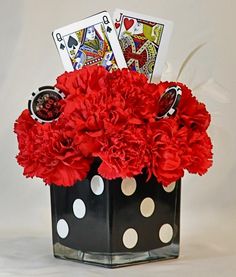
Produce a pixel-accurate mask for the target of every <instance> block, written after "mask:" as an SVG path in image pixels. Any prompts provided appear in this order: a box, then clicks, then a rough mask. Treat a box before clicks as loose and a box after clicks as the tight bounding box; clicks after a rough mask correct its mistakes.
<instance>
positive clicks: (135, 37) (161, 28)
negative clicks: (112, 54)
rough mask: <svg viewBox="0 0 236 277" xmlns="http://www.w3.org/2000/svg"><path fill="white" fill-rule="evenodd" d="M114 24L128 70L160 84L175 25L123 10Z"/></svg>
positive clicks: (115, 17) (115, 15)
mask: <svg viewBox="0 0 236 277" xmlns="http://www.w3.org/2000/svg"><path fill="white" fill-rule="evenodd" d="M113 22H114V24H115V28H116V31H117V35H118V39H119V42H120V45H121V48H122V51H123V53H124V57H125V60H126V63H127V66H128V68H129V69H131V70H135V71H138V72H140V73H143V74H145V75H146V76H147V78H148V79H149V81H152V82H159V81H160V77H161V73H162V70H163V66H164V64H165V61H166V55H167V50H168V45H169V40H170V36H171V32H172V28H173V24H172V22H170V21H167V20H164V19H160V18H153V17H150V16H147V15H142V14H137V13H133V12H129V11H124V10H120V9H117V10H115V12H114V17H113Z"/></svg>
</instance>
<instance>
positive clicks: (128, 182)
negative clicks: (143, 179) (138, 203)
mask: <svg viewBox="0 0 236 277" xmlns="http://www.w3.org/2000/svg"><path fill="white" fill-rule="evenodd" d="M136 187H137V184H136V180H135V179H134V178H133V177H132V178H125V179H123V180H122V183H121V190H122V192H123V194H124V195H126V196H130V195H132V194H133V193H134V192H135V190H136Z"/></svg>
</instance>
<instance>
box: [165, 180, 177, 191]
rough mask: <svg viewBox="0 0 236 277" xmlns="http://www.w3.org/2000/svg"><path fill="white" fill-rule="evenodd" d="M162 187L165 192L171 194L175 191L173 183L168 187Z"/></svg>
mask: <svg viewBox="0 0 236 277" xmlns="http://www.w3.org/2000/svg"><path fill="white" fill-rule="evenodd" d="M162 187H163V189H164V190H165V191H166V192H172V191H173V190H174V189H175V182H173V183H171V184H169V185H168V186H162Z"/></svg>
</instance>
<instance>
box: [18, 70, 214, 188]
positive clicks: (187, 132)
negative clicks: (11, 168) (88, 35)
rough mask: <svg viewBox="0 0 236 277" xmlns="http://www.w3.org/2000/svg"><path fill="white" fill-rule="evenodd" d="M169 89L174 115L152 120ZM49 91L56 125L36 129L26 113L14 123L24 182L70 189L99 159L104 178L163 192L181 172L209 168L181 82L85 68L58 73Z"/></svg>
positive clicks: (199, 107)
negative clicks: (155, 184)
mask: <svg viewBox="0 0 236 277" xmlns="http://www.w3.org/2000/svg"><path fill="white" fill-rule="evenodd" d="M173 85H178V86H179V87H180V88H181V90H182V96H181V98H180V101H179V104H178V107H177V109H176V112H175V114H174V115H172V116H170V117H167V118H160V119H158V118H157V114H158V111H159V110H160V105H159V99H160V97H161V96H162V95H163V93H164V91H165V90H166V89H167V88H168V87H170V86H173ZM55 87H56V88H58V89H59V90H61V91H62V92H63V93H64V95H65V98H64V99H62V100H60V109H61V110H60V116H59V118H58V119H57V120H54V121H53V122H51V123H46V124H41V123H39V122H37V121H35V120H34V119H33V118H32V117H31V115H30V112H29V110H28V109H26V110H24V111H23V112H22V114H21V115H20V116H19V118H18V119H17V120H16V122H15V126H14V131H15V133H16V134H17V138H18V144H19V154H18V155H17V161H18V163H19V164H20V165H21V166H23V167H24V175H25V176H26V177H34V176H36V177H40V178H42V179H43V180H44V182H45V183H47V184H55V185H58V186H61V185H63V186H72V185H73V184H74V183H75V182H76V181H78V180H83V179H84V178H86V176H87V174H88V172H89V170H90V167H91V164H92V163H93V161H94V159H100V161H101V163H100V166H99V168H98V173H99V174H100V175H101V176H102V177H104V178H106V179H114V178H118V177H121V178H125V177H133V176H135V175H138V174H142V173H144V172H146V173H147V176H148V178H150V177H151V176H152V175H154V176H155V177H156V178H157V180H158V181H159V182H161V183H162V184H163V185H164V186H167V185H169V184H170V183H171V182H174V181H176V180H178V179H179V178H181V177H183V175H184V170H188V171H189V172H190V173H198V174H199V175H202V174H204V173H206V172H207V170H208V168H209V167H210V166H211V165H212V143H211V140H210V138H209V136H208V134H207V128H208V126H209V124H210V119H211V118H210V114H209V113H208V112H207V110H206V107H205V105H204V104H203V103H199V102H198V101H197V99H196V97H194V96H193V95H192V92H191V90H190V89H189V88H188V87H187V86H185V85H184V84H182V83H176V82H160V83H158V84H152V83H148V80H147V78H146V77H145V76H144V75H143V74H140V73H137V72H134V71H129V70H128V69H122V70H116V71H113V72H110V73H109V72H108V71H106V70H105V69H104V68H103V67H101V66H90V67H83V68H82V69H79V70H75V71H73V72H69V73H68V72H65V73H64V74H62V75H61V76H59V77H58V78H57V82H56V85H55Z"/></svg>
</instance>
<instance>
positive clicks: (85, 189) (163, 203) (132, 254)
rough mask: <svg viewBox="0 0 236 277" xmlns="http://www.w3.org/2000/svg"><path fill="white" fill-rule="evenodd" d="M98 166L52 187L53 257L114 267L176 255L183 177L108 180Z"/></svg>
mask: <svg viewBox="0 0 236 277" xmlns="http://www.w3.org/2000/svg"><path fill="white" fill-rule="evenodd" d="M97 168H98V165H97V164H93V166H92V168H91V170H90V172H89V174H88V176H87V178H86V179H85V180H83V181H79V182H76V183H75V184H74V186H72V187H61V186H60V187H59V186H55V185H51V186H50V192H51V213H52V237H53V252H54V256H55V257H57V258H61V259H68V260H73V261H78V262H83V263H87V264H94V265H98V266H104V267H109V268H114V267H121V266H127V265H131V264H136V263H145V262H151V261H156V260H166V259H173V258H177V257H178V256H179V236H180V230H179V227H180V192H181V190H180V189H181V180H179V181H177V182H175V183H172V184H171V185H169V186H168V187H163V186H162V185H161V184H160V183H158V182H157V180H156V178H155V177H152V178H151V179H150V180H149V181H148V182H147V181H146V180H147V176H146V175H145V174H140V175H138V176H136V177H135V178H126V179H121V178H117V179H114V180H106V179H104V178H102V177H101V176H100V175H99V174H98V173H97Z"/></svg>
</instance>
